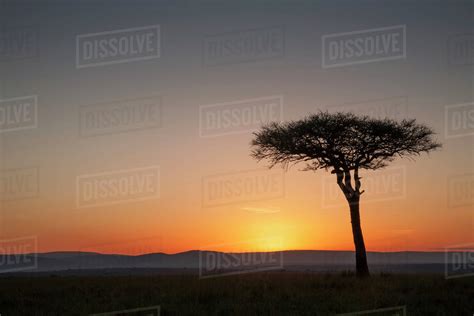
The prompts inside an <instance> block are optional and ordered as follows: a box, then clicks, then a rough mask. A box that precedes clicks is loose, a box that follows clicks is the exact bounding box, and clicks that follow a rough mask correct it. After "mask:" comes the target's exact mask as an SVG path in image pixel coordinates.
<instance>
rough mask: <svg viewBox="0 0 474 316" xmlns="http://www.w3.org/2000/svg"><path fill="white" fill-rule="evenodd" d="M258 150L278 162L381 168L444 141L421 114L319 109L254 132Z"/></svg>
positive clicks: (334, 168)
mask: <svg viewBox="0 0 474 316" xmlns="http://www.w3.org/2000/svg"><path fill="white" fill-rule="evenodd" d="M254 135H255V139H253V141H252V146H253V150H252V156H253V157H254V158H256V159H257V160H262V159H268V160H269V162H270V164H271V166H274V165H276V164H283V165H288V164H292V163H299V162H303V163H306V169H308V170H317V169H330V170H331V171H333V172H337V171H349V170H356V169H372V170H375V169H379V168H382V167H385V166H386V165H387V163H388V162H390V161H392V160H393V159H395V158H396V157H408V156H412V155H419V154H421V153H423V152H429V151H431V150H434V149H436V148H438V147H440V146H441V145H440V144H439V143H437V142H435V141H434V140H433V139H432V136H433V135H434V132H433V130H432V129H430V128H429V127H427V126H425V125H422V124H418V123H417V122H416V120H414V119H411V120H402V121H401V122H398V121H395V120H391V119H374V118H370V117H369V116H356V115H354V114H352V113H342V112H339V113H335V114H331V113H328V112H319V113H317V114H313V115H310V116H308V117H306V118H304V119H302V120H299V121H292V122H288V123H270V124H268V125H266V126H263V127H262V128H261V130H260V131H258V132H256V133H254Z"/></svg>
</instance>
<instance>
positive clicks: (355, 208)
mask: <svg viewBox="0 0 474 316" xmlns="http://www.w3.org/2000/svg"><path fill="white" fill-rule="evenodd" d="M359 199H360V197H359V196H357V197H353V198H351V199H348V202H349V208H350V211H351V223H352V235H353V236H354V246H355V255H356V274H357V276H358V277H367V276H369V266H368V265H367V253H366V251H365V243H364V236H363V235H362V228H361V227H360V214H359Z"/></svg>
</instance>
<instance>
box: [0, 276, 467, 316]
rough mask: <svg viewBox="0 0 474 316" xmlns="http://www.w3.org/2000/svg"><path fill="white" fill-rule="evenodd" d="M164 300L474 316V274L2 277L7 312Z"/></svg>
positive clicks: (237, 310) (222, 310)
mask: <svg viewBox="0 0 474 316" xmlns="http://www.w3.org/2000/svg"><path fill="white" fill-rule="evenodd" d="M154 305H160V306H161V308H162V312H161V315H245V316H250V315H335V314H339V313H349V312H356V311H362V310H370V309H378V308H385V307H392V306H402V305H406V310H407V315H430V316H433V315H469V316H470V315H473V313H474V282H473V278H460V279H453V280H445V279H444V278H443V277H442V276H438V275H437V276H435V275H420V276H415V275H376V276H372V277H371V278H370V279H364V280H360V279H357V278H355V277H354V276H353V275H346V274H332V275H331V274H327V275H322V274H311V273H289V272H271V273H258V274H246V275H237V276H227V277H219V278H211V279H202V280H199V279H198V277H197V276H193V275H162V276H108V277H100V276H81V277H70V276H69V277H51V276H49V277H46V276H45V277H3V278H1V279H0V314H1V315H2V316H9V315H29V316H31V315H88V314H93V313H101V312H107V311H115V310H121V309H131V308H137V307H146V306H154Z"/></svg>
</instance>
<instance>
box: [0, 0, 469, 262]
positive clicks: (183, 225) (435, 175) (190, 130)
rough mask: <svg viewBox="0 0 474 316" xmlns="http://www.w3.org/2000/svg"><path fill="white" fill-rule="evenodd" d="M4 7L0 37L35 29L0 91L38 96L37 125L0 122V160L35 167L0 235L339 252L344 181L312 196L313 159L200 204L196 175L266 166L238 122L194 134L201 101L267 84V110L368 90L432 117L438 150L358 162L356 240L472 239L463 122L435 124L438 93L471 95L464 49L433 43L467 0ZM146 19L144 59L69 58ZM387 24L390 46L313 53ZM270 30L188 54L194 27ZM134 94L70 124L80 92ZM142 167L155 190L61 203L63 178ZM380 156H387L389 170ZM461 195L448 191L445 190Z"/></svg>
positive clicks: (356, 97) (75, 246)
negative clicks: (143, 107) (141, 118)
mask: <svg viewBox="0 0 474 316" xmlns="http://www.w3.org/2000/svg"><path fill="white" fill-rule="evenodd" d="M2 5H3V6H4V8H3V9H2V14H5V16H2V17H1V20H0V26H1V27H2V28H1V29H0V34H2V30H3V34H4V37H3V38H8V36H10V35H8V34H14V33H11V32H12V31H11V30H13V29H25V28H27V27H32V28H33V30H35V31H33V32H32V33H33V34H36V35H37V36H38V40H37V49H38V50H37V51H36V54H30V55H29V56H27V57H26V58H10V57H8V56H7V57H3V58H0V79H1V81H0V99H10V98H15V97H21V96H31V95H36V96H37V98H38V127H37V128H33V129H24V130H16V131H8V132H7V131H5V132H2V133H0V169H2V172H3V173H5V170H11V169H22V168H23V169H24V168H30V167H35V168H37V170H38V192H37V194H36V195H35V196H33V197H28V198H21V199H9V198H8V196H6V197H3V198H2V199H0V211H1V213H0V237H1V239H2V240H4V239H9V238H15V237H22V236H36V237H37V239H38V251H41V252H46V251H59V250H94V251H100V252H116V253H132V254H136V253H143V252H155V251H164V252H173V253H174V252H179V251H186V250H191V249H216V250H275V249H341V250H342V249H348V250H350V249H353V242H352V233H351V226H350V216H349V212H348V207H347V206H346V205H345V201H344V200H343V197H342V195H341V196H339V197H338V196H331V199H332V200H331V201H332V202H331V203H333V204H335V205H334V206H331V205H328V195H327V194H328V192H332V191H329V190H334V188H336V189H337V187H336V183H335V179H331V178H329V179H331V180H327V179H328V177H330V175H328V174H327V173H325V171H318V172H316V173H314V172H303V171H300V170H299V169H301V167H302V166H301V167H299V166H296V167H293V168H292V169H290V170H289V171H287V172H284V173H281V175H277V176H276V177H277V178H276V179H284V184H283V182H281V183H278V184H276V185H277V186H278V187H277V188H276V191H275V192H274V193H275V194H273V195H268V194H261V193H259V192H257V191H255V192H252V194H253V195H254V197H255V199H253V198H243V199H240V200H238V201H234V200H232V199H228V200H226V199H225V198H223V201H222V202H224V203H222V205H217V206H215V205H209V203H207V202H206V201H207V200H206V199H207V198H208V196H206V191H205V185H206V183H209V181H213V180H212V179H216V178H218V177H225V175H227V177H229V174H230V175H231V177H232V175H236V176H237V177H239V176H240V177H244V176H245V175H248V172H250V175H251V176H252V177H258V175H259V174H260V173H259V172H261V171H256V170H258V169H261V168H264V167H265V166H266V164H265V163H264V162H262V163H257V162H256V161H254V160H252V158H251V157H250V156H249V152H250V147H249V143H250V141H251V139H252V132H253V131H255V128H253V127H252V128H241V129H239V131H240V133H236V134H228V135H227V134H226V135H217V136H214V137H202V136H201V134H200V124H199V123H200V116H199V115H200V108H201V106H204V105H212V104H221V103H228V102H230V104H231V105H230V106H231V107H232V106H233V105H232V104H234V103H231V102H238V101H241V100H248V99H258V98H263V97H269V96H281V98H282V100H283V101H282V103H281V107H282V119H283V120H292V119H299V118H302V117H304V116H305V115H307V114H309V113H314V112H316V111H318V110H327V109H328V110H331V111H332V110H334V109H337V106H338V105H342V104H346V105H345V107H344V108H345V109H351V106H352V109H354V110H355V111H357V110H359V111H364V104H369V105H370V104H372V105H373V106H374V107H375V108H377V107H378V109H379V110H380V109H382V110H381V111H382V112H383V111H384V110H383V109H386V108H388V109H389V110H392V111H394V112H396V113H397V115H396V117H397V118H416V119H417V120H418V121H420V122H423V123H426V124H428V125H429V126H431V127H432V128H433V129H434V130H435V131H436V132H437V139H438V140H439V141H440V142H442V143H443V148H442V149H441V150H439V151H437V152H433V153H431V154H430V155H423V156H421V157H417V158H416V160H415V161H410V160H397V161H396V162H395V163H394V164H393V167H394V168H395V169H387V170H380V171H375V172H369V173H367V174H366V175H365V176H364V179H363V182H362V185H363V188H364V184H365V183H368V182H370V181H372V182H370V183H372V184H370V185H369V186H368V187H366V190H367V192H366V193H365V194H364V195H363V197H362V202H361V203H362V204H361V217H362V228H363V231H364V235H365V239H366V246H367V248H368V249H369V250H380V251H391V250H439V249H442V248H444V247H450V246H454V245H458V244H465V243H470V242H471V243H472V242H473V237H474V236H473V222H474V218H473V205H474V195H473V193H472V188H473V185H472V182H473V176H472V175H473V173H474V159H473V158H474V157H473V153H474V146H473V144H474V141H473V140H474V136H473V135H472V134H473V131H472V129H470V130H468V131H467V134H469V133H470V134H471V135H466V136H463V137H457V138H447V137H446V133H445V129H446V128H447V126H446V121H445V115H446V114H445V109H446V106H448V105H452V104H463V103H470V102H471V103H472V102H473V90H474V85H473V64H472V54H473V51H472V49H471V52H470V54H471V55H470V56H471V60H470V61H465V60H460V59H459V58H457V57H456V56H452V54H451V53H450V50H449V47H450V46H449V45H450V44H449V43H450V41H452V40H453V39H454V40H455V39H456V36H458V35H460V34H469V33H470V34H471V35H472V34H473V32H474V30H473V21H474V16H473V10H472V2H471V3H469V2H467V1H466V2H460V1H458V2H456V1H454V2H450V3H448V2H447V1H446V2H441V1H421V2H418V1H402V2H395V1H361V2H358V3H357V4H355V3H354V2H353V1H339V2H337V4H334V3H333V4H331V2H330V1H318V2H316V1H315V2H310V1H296V2H290V1H287V2H283V1H278V2H269V1H258V2H256V3H254V2H251V1H227V2H226V3H225V4H222V3H220V4H219V3H218V2H217V1H216V2H214V1H196V2H191V1H176V2H174V1H165V0H164V1H157V2H153V4H152V3H151V2H147V1H134V2H130V4H127V3H126V2H124V1H114V2H96V3H95V4H92V2H86V1H77V2H76V3H74V4H72V3H69V4H65V3H62V4H60V3H59V1H48V2H44V3H43V4H35V3H34V2H31V3H28V2H26V1H23V2H18V3H15V4H14V3H13V2H10V1H4V2H2ZM149 25H160V35H161V38H160V57H159V58H153V59H150V60H142V61H133V62H127V63H119V64H111V65H103V66H97V67H88V68H79V69H78V68H76V36H78V35H81V34H89V33H97V32H105V31H113V30H120V29H128V28H134V27H142V26H149ZM396 25H405V29H406V58H402V59H397V60H386V61H378V62H371V63H366V64H357V65H348V66H343V67H336V68H323V67H322V51H321V41H322V36H324V35H327V34H334V33H341V32H352V31H359V30H366V29H374V28H382V27H387V26H396ZM272 27H281V29H283V30H284V31H283V32H284V33H283V34H284V52H283V53H282V54H280V55H278V56H274V57H273V58H261V59H259V60H254V61H246V60H241V61H240V62H232V63H223V64H219V65H214V66H210V65H208V64H206V63H205V62H203V57H205V56H203V54H205V50H204V49H203V45H204V44H203V43H204V42H205V40H206V38H209V37H212V36H214V35H220V34H224V35H220V36H229V37H231V36H233V35H232V34H235V32H239V31H246V30H261V29H263V30H265V29H268V28H272ZM9 32H10V33H9ZM5 34H7V35H5ZM225 34H228V35H225ZM229 34H230V35H229ZM471 39H472V37H471ZM0 45H2V44H0ZM3 45H6V44H3ZM471 45H472V40H471ZM0 47H1V46H0ZM0 55H1V54H0ZM150 96H160V97H161V104H160V108H161V112H160V118H161V123H160V125H159V126H153V127H151V128H144V129H138V130H128V131H121V132H115V133H109V134H102V135H96V136H92V137H85V136H83V135H81V133H80V126H79V125H80V113H81V109H83V108H84V107H87V108H88V109H90V108H92V109H94V107H98V106H99V105H100V104H103V103H105V104H109V105H110V104H115V103H120V102H123V101H124V100H130V99H138V98H145V97H150ZM380 100H382V101H380ZM387 100H388V101H387ZM393 100H396V101H393ZM400 100H402V101H400ZM392 102H393V103H392ZM400 102H401V103H400ZM387 104H389V105H388V107H387V106H386V105H387ZM390 104H392V105H390ZM393 104H395V105H393ZM400 104H401V105H400ZM234 106H235V107H236V108H238V106H237V105H234ZM384 106H385V107H384ZM361 108H362V110H360V109H361ZM470 109H471V111H472V106H471V107H470ZM368 114H370V113H368ZM389 115H391V114H389ZM471 123H472V121H471ZM149 166H159V170H160V174H159V197H158V196H157V197H155V198H150V199H147V200H133V201H124V202H122V203H117V204H113V205H101V206H94V207H87V208H78V207H77V205H76V199H77V187H76V185H77V179H78V177H80V176H83V175H90V174H97V173H104V172H111V171H116V170H130V169H136V168H143V167H149ZM397 168H398V169H397ZM391 170H398V171H396V172H399V171H400V170H403V172H404V173H403V176H402V177H401V178H399V175H400V174H401V173H400V172H399V173H396V174H395V176H394V174H393V173H391V172H392V171H391ZM246 172H247V173H246ZM272 172H273V174H278V172H281V170H274V171H272ZM275 172H276V173H275ZM280 176H281V177H282V178H278V177H280ZM377 177H378V178H377ZM384 177H385V178H384ZM397 177H398V178H397ZM456 177H457V178H456ZM459 177H461V178H459ZM371 178H372V179H375V180H369V179H371ZM227 179H229V178H227ZM377 179H379V180H377ZM380 179H382V180H380ZM384 179H385V180H386V181H389V186H387V187H385V186H384V185H383V183H387V182H384ZM452 179H461V180H460V181H461V183H464V184H465V186H464V187H465V188H467V191H466V192H465V193H459V192H456V191H455V190H456V188H458V187H456V188H455V189H453V187H452V186H450V185H451V184H452ZM331 181H332V182H331ZM364 181H365V182H364ZM377 181H379V182H377ZM390 181H395V182H396V183H395V184H393V182H390ZM397 181H398V182H397ZM463 181H464V182H463ZM390 183H392V184H393V185H394V186H395V188H393V187H391V186H390ZM469 185H470V186H469ZM329 187H330V189H329ZM369 188H370V189H369ZM469 188H470V189H469ZM398 189H401V190H402V191H403V192H404V193H403V194H400V192H401V191H397V190H398ZM369 190H372V192H371V191H369ZM453 190H454V191H453ZM469 190H470V191H469ZM459 194H461V196H462V197H463V198H464V200H465V203H464V202H463V203H461V204H462V205H457V204H459V203H452V201H453V199H457V198H458V197H459ZM338 198H339V204H338V203H337V200H338ZM329 204H330V203H329ZM269 239H270V240H271V241H268V240H269ZM262 240H263V241H262ZM275 240H276V241H275ZM243 245H244V246H243Z"/></svg>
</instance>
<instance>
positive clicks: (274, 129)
mask: <svg viewBox="0 0 474 316" xmlns="http://www.w3.org/2000/svg"><path fill="white" fill-rule="evenodd" d="M254 135H255V138H254V139H253V140H252V143H251V144H252V152H251V155H252V156H253V157H254V158H256V159H257V160H259V161H260V160H262V159H265V160H268V161H269V162H270V167H273V166H275V165H277V164H281V165H283V166H284V167H286V168H287V167H288V165H290V164H297V163H304V164H305V166H306V168H305V170H318V169H325V170H330V171H331V173H334V174H336V182H337V184H338V185H339V187H340V189H341V190H342V192H343V193H344V196H345V197H346V199H347V201H348V202H349V207H350V213H351V224H352V232H353V237H354V245H355V248H356V269H357V275H359V276H367V275H369V269H368V266H367V257H366V251H365V244H364V239H363V236H362V229H361V226H360V215H359V200H360V196H361V194H362V193H364V191H361V181H360V179H361V178H360V177H359V169H370V170H376V169H380V168H383V167H385V166H387V165H388V163H389V162H391V161H393V160H394V159H395V158H396V157H402V158H403V157H412V156H416V155H420V154H421V153H428V152H430V151H432V150H435V149H437V148H439V147H441V144H439V143H438V142H436V141H435V140H434V139H433V136H434V132H433V130H432V129H431V128H429V127H427V126H426V125H423V124H419V123H417V122H416V121H415V120H414V119H412V120H402V121H395V120H392V119H375V118H371V117H369V116H356V115H354V114H352V113H342V112H340V113H335V114H331V113H328V112H319V113H317V114H313V115H310V116H308V117H306V118H304V119H301V120H299V121H292V122H288V123H270V124H268V125H266V126H263V127H262V128H261V129H260V131H258V132H256V133H254ZM351 173H352V174H353V178H352V175H351Z"/></svg>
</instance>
